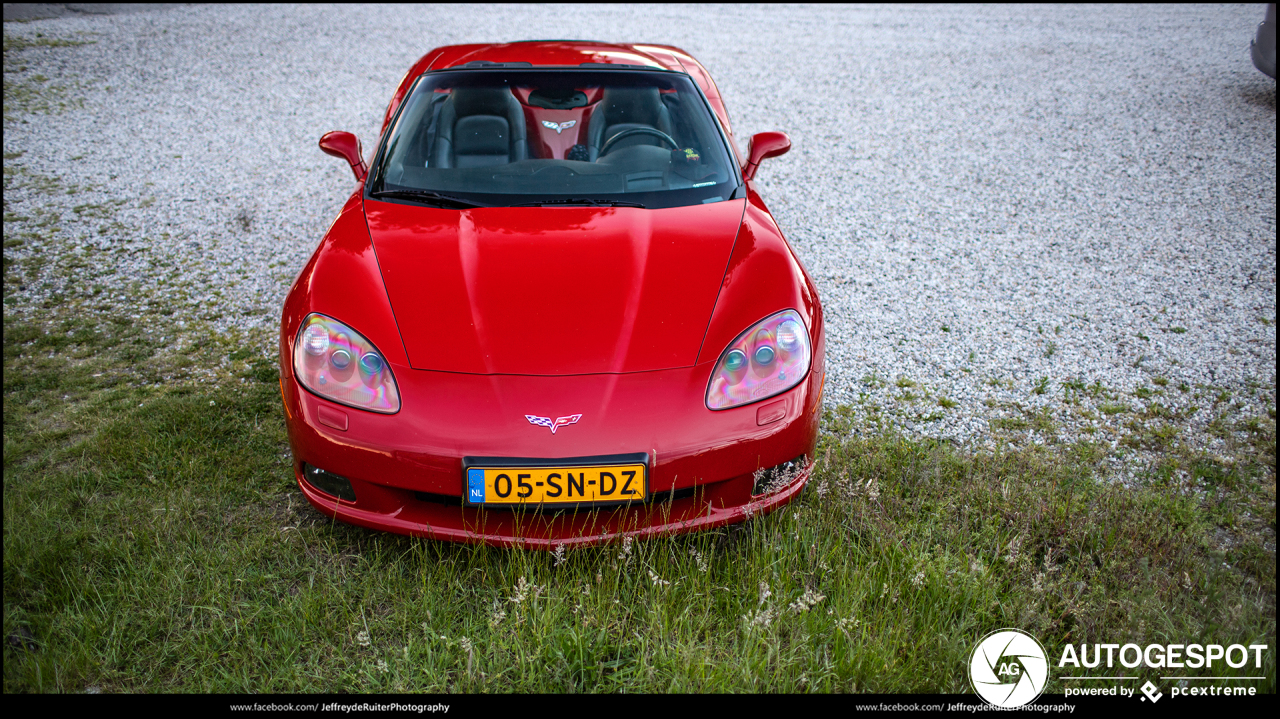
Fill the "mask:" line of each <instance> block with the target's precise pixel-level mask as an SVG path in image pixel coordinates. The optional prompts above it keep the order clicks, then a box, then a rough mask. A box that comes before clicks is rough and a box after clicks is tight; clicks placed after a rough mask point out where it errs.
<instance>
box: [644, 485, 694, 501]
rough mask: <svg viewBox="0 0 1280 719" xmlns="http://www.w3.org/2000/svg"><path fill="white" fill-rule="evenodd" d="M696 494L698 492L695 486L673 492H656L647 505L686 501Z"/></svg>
mask: <svg viewBox="0 0 1280 719" xmlns="http://www.w3.org/2000/svg"><path fill="white" fill-rule="evenodd" d="M697 492H698V487H697V486H693V487H685V488H684V489H677V490H676V491H674V492H671V491H667V492H658V493H656V494H654V495H653V497H652V498H651V499H650V500H649V503H650V504H661V503H663V502H674V501H676V500H677V499H687V498H689V497H692V496H693V495H695V494H697Z"/></svg>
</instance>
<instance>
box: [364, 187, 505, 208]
mask: <svg viewBox="0 0 1280 719" xmlns="http://www.w3.org/2000/svg"><path fill="white" fill-rule="evenodd" d="M369 197H373V198H376V199H379V200H381V199H383V198H392V199H397V200H421V201H423V202H428V203H431V204H433V205H438V206H440V207H453V208H457V209H463V208H469V207H493V205H486V204H484V203H483V202H474V201H472V200H464V199H462V198H461V197H454V196H453V195H446V194H443V193H440V192H432V191H431V190H379V191H377V192H370V193H369Z"/></svg>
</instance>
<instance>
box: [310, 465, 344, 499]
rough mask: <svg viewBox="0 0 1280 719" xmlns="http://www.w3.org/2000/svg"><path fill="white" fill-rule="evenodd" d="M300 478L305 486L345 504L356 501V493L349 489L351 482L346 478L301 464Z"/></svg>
mask: <svg viewBox="0 0 1280 719" xmlns="http://www.w3.org/2000/svg"><path fill="white" fill-rule="evenodd" d="M302 478H303V479H305V480H307V484H309V485H311V486H312V487H315V488H316V489H318V490H320V491H321V492H324V493H325V494H327V495H329V496H331V497H336V498H338V499H341V500H344V501H347V502H354V501H356V491H355V490H354V489H352V487H351V480H349V479H347V478H346V477H343V476H340V475H337V474H334V473H333V472H328V471H325V470H323V469H320V468H319V467H312V466H311V465H309V464H307V463H306V462H303V463H302Z"/></svg>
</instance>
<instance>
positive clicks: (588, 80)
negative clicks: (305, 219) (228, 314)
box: [280, 41, 824, 548]
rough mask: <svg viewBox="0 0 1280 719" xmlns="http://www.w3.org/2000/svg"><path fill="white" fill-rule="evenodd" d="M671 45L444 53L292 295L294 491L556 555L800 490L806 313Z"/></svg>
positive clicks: (361, 170) (798, 284)
mask: <svg viewBox="0 0 1280 719" xmlns="http://www.w3.org/2000/svg"><path fill="white" fill-rule="evenodd" d="M732 137H733V136H732V130H731V128H730V124H729V115H728V113H727V112H726V111H725V108H724V105H723V103H722V102H721V99H720V93H719V90H717V88H716V86H715V83H713V82H712V81H711V78H710V77H709V76H708V74H707V72H706V70H705V69H704V68H703V67H702V65H701V64H699V63H698V61H696V60H694V59H693V58H692V57H690V56H689V55H688V54H686V53H684V52H683V51H681V50H678V49H676V48H674V47H666V46H658V45H611V44H603V43H593V42H578V41H546V42H521V43H510V44H501V45H457V46H452V47H442V48H438V49H436V50H432V51H431V52H429V53H427V54H426V55H425V56H423V57H422V59H420V60H418V62H417V63H416V64H414V66H413V67H412V68H410V70H409V72H408V74H406V75H405V77H404V80H402V81H401V83H400V86H399V87H398V88H396V91H395V94H394V95H393V96H392V98H391V104H390V105H389V106H388V107H387V113H386V118H385V120H384V122H383V129H382V137H381V139H380V141H379V143H378V151H377V153H376V154H375V155H374V158H373V162H372V165H370V166H366V165H365V162H364V160H363V159H362V155H361V151H360V143H359V141H358V140H357V139H356V138H355V137H354V136H353V135H351V134H349V133H345V132H333V133H329V134H327V135H325V136H324V137H323V138H321V140H320V147H321V149H323V150H324V151H325V152H327V153H329V154H331V155H336V156H338V157H342V158H343V159H345V160H346V161H347V162H349V163H350V164H351V168H352V170H353V171H354V173H355V176H356V180H357V182H358V184H357V187H356V190H355V192H353V193H352V194H351V197H350V198H349V199H348V200H347V203H346V205H345V206H344V207H343V208H342V211H341V213H340V214H339V215H338V218H337V220H335V221H334V223H333V225H332V226H331V227H330V228H329V231H328V233H327V234H326V235H325V237H324V239H323V240H322V241H321V242H320V245H319V247H318V248H317V249H316V251H315V254H313V255H312V256H311V259H310V260H309V261H308V262H307V264H306V266H305V267H304V268H303V269H302V272H301V273H300V274H299V275H298V278H297V280H296V281H295V282H294V285H293V288H292V289H291V290H290V292H289V295H288V298H287V299H286V300H285V304H284V314H283V317H282V318H281V322H280V373H281V383H280V388H281V395H282V397H283V399H284V406H285V412H286V416H287V422H288V428H289V441H290V443H291V445H292V448H293V457H294V473H295V475H296V477H297V480H298V486H299V488H301V490H302V492H303V494H305V495H306V497H307V499H308V500H310V502H311V503H312V504H313V505H315V506H316V508H318V509H319V510H320V511H322V512H324V513H325V514H328V515H330V516H333V517H335V518H337V519H340V520H342V521H344V522H349V523H352V524H357V525H361V526H364V527H370V528H373V529H381V530H386V531H391V532H400V533H403V534H411V535H417V536H424V537H431V538H433V539H445V540H454V541H464V542H487V543H490V544H497V545H517V544H522V545H526V546H530V547H541V548H551V547H555V546H558V545H569V546H572V545H581V544H590V543H597V542H602V541H609V540H613V539H616V538H618V537H623V536H633V537H648V536H654V535H659V534H671V533H677V532H685V531H691V530H698V529H704V528H708V527H715V526H720V525H724V524H728V523H732V522H740V521H743V520H745V519H747V518H749V517H751V516H752V515H754V514H763V513H766V512H769V511H772V510H774V509H777V508H778V507H780V506H782V505H784V504H786V503H787V502H789V501H790V500H791V499H793V498H794V497H795V496H796V495H797V493H798V492H799V491H800V490H801V489H802V488H803V486H804V484H805V482H806V481H807V480H808V477H809V472H810V469H811V467H812V458H813V451H814V446H815V443H816V441H817V434H818V422H819V419H820V417H819V408H820V406H821V404H820V400H821V396H822V386H823V377H824V374H823V325H822V307H821V305H820V303H819V301H818V295H817V292H816V291H815V290H814V285H813V282H812V281H811V279H810V278H809V276H808V275H807V274H806V272H805V270H804V268H803V267H802V266H801V264H800V262H799V260H798V259H797V258H796V255H795V253H794V252H793V251H792V249H791V247H790V246H789V245H788V244H787V242H786V240H785V239H783V236H782V232H781V231H780V230H779V229H778V226H777V224H776V223H775V222H774V220H773V217H772V216H771V215H770V214H769V211H768V209H766V208H765V205H764V202H763V201H762V200H761V199H760V196H759V195H758V194H757V192H756V188H755V184H754V182H753V181H752V178H753V177H754V175H755V172H756V168H757V166H758V165H759V163H760V161H761V160H763V159H764V158H766V157H772V156H775V155H780V154H782V153H784V152H786V151H787V150H788V149H789V148H790V146H791V143H790V140H788V139H787V137H786V135H783V134H782V133H778V132H766V133H761V134H758V135H756V136H755V137H753V138H752V139H751V144H750V150H749V152H748V157H747V158H746V160H745V161H743V160H742V159H741V158H740V157H738V154H737V151H736V149H735V146H734V142H733V139H732Z"/></svg>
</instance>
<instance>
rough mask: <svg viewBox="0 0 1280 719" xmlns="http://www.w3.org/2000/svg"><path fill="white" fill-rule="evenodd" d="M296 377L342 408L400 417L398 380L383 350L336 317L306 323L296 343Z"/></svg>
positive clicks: (311, 316)
mask: <svg viewBox="0 0 1280 719" xmlns="http://www.w3.org/2000/svg"><path fill="white" fill-rule="evenodd" d="M293 374H294V376H295V377H297V378H298V381H299V382H301V383H302V386H303V387H306V388H307V389H309V390H311V391H312V392H314V393H316V394H318V395H320V396H321V397H324V398H325V399H330V400H333V401H334V402H337V403H338V404H345V405H347V406H348V407H355V408H356V409H365V410H369V411H370V412H381V413H383V414H393V413H395V412H399V411H400V393H399V392H398V391H397V390H396V380H395V377H394V376H392V374H391V367H390V366H388V365H387V363H386V361H385V360H383V358H382V354H381V353H380V352H378V348H376V347H374V346H373V343H372V342H370V341H369V340H367V339H365V338H364V336H363V335H361V334H360V333H359V332H356V331H355V330H353V329H351V328H350V327H348V326H346V325H344V324H342V323H341V322H339V321H337V320H335V319H333V318H332V317H325V316H324V315H321V314H316V313H314V312H313V313H312V314H309V315H307V318H306V319H305V320H303V322H302V328H301V329H299V330H298V341H297V342H294V343H293Z"/></svg>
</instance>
